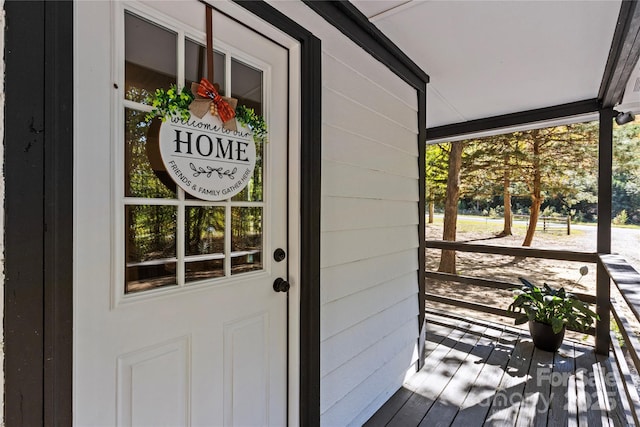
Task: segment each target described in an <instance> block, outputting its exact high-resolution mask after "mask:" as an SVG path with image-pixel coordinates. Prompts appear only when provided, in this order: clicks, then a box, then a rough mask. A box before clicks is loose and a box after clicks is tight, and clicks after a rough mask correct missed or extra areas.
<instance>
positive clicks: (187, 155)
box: [159, 114, 256, 201]
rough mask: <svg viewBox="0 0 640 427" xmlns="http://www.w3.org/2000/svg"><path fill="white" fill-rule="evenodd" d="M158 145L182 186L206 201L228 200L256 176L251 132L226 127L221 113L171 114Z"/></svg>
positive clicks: (167, 166)
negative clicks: (197, 114)
mask: <svg viewBox="0 0 640 427" xmlns="http://www.w3.org/2000/svg"><path fill="white" fill-rule="evenodd" d="M159 148H160V156H161V157H162V162H163V163H164V166H165V168H166V169H167V173H168V174H169V176H171V178H172V179H173V180H174V181H175V182H176V184H177V185H178V186H180V188H182V189H183V190H184V191H186V192H187V193H189V194H191V195H192V196H194V197H197V198H199V199H204V200H210V201H216V200H225V199H229V198H231V197H233V196H234V195H236V194H238V193H239V192H240V191H242V189H244V188H245V187H246V186H247V184H249V180H250V179H251V177H252V176H253V168H254V167H255V164H256V147H255V144H254V142H253V136H252V133H251V131H249V129H247V128H246V127H242V126H238V130H227V129H224V128H223V126H222V121H221V120H220V118H219V117H218V116H213V115H211V114H205V115H204V116H203V117H202V118H201V119H199V118H197V117H196V116H195V115H191V118H189V120H182V119H181V118H179V117H176V116H172V117H169V118H167V119H166V120H165V121H164V122H162V125H161V126H160V135H159Z"/></svg>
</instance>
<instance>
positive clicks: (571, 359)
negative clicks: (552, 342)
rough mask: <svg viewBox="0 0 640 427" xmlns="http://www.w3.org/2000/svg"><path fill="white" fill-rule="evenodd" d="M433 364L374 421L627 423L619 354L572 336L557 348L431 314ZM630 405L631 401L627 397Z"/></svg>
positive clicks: (506, 330) (465, 425)
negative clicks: (614, 357) (599, 352)
mask: <svg viewBox="0 0 640 427" xmlns="http://www.w3.org/2000/svg"><path fill="white" fill-rule="evenodd" d="M427 319H428V328H427V343H426V348H427V358H426V362H425V366H424V367H423V368H422V369H421V370H420V372H417V373H416V374H414V375H413V376H412V377H411V378H410V379H408V380H407V381H406V382H405V384H404V386H403V387H402V388H401V389H400V390H398V392H396V394H394V395H393V396H392V397H391V398H390V399H389V401H387V403H386V404H385V405H384V406H383V407H382V408H380V410H379V411H378V412H376V414H374V416H373V417H372V418H371V419H370V420H369V421H368V422H367V423H366V424H365V425H366V426H401V427H410V426H427V427H436V426H460V427H476V426H527V427H529V426H554V427H555V426H558V427H562V426H585V427H586V426H589V427H593V426H612V427H613V426H625V425H629V423H628V421H627V420H629V421H631V422H632V420H631V418H627V417H628V413H625V410H624V405H623V402H622V401H620V399H619V398H618V396H619V394H618V389H617V387H616V379H615V377H614V374H613V373H612V371H611V363H613V362H611V359H610V358H606V357H601V356H598V357H596V355H595V354H594V352H593V348H592V347H589V346H586V345H584V344H581V343H577V342H573V341H570V340H567V339H565V343H564V345H563V347H562V348H561V349H560V350H559V351H558V352H557V353H556V354H552V353H549V352H546V351H542V350H538V349H536V348H534V346H533V343H532V341H531V338H530V336H529V335H528V334H527V333H526V332H524V331H521V330H519V329H515V328H512V327H508V326H504V325H497V324H490V323H486V322H480V321H473V320H468V319H461V318H458V317H454V316H451V317H448V316H447V317H444V316H442V314H438V316H434V315H433V313H427ZM625 404H626V402H625Z"/></svg>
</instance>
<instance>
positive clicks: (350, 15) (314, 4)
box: [302, 0, 429, 91]
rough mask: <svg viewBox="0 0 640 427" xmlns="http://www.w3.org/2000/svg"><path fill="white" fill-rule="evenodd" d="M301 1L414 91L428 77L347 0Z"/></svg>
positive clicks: (427, 80)
mask: <svg viewBox="0 0 640 427" xmlns="http://www.w3.org/2000/svg"><path fill="white" fill-rule="evenodd" d="M302 1H304V3H305V4H306V5H307V6H309V7H310V8H311V9H312V10H313V11H314V12H316V13H317V14H318V15H320V16H322V17H323V18H324V19H325V20H326V21H327V22H329V23H330V24H331V25H333V26H334V27H336V28H337V29H338V30H340V31H341V32H342V33H343V34H344V35H346V36H347V37H349V38H350V39H351V40H352V41H353V42H355V43H356V44H358V46H360V47H361V48H362V49H364V50H365V51H366V52H368V53H369V54H370V55H371V56H373V57H374V58H376V59H377V60H378V61H380V62H382V63H383V64H385V65H386V66H387V67H389V69H390V70H391V71H393V72H394V73H396V75H398V76H399V77H400V78H402V79H403V80H404V81H405V82H407V83H409V84H410V85H411V86H412V87H413V88H415V89H416V90H419V91H420V90H424V85H425V83H429V76H428V75H427V74H426V73H425V72H424V71H423V70H422V69H421V68H420V67H419V66H418V65H416V64H415V63H414V62H413V61H412V60H411V59H410V58H409V57H408V56H407V55H406V54H405V53H404V52H403V51H402V50H400V48H398V46H396V45H395V44H393V42H392V41H391V40H389V38H388V37H387V36H385V35H384V33H382V31H380V30H379V29H378V28H377V27H376V26H375V25H373V24H372V23H371V22H369V20H368V19H367V17H366V16H364V15H363V14H362V12H360V11H359V10H358V9H357V8H356V7H355V6H354V5H352V4H351V3H349V2H348V1H346V0H343V1H317V0H315V1H314V0H302Z"/></svg>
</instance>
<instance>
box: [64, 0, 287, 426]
mask: <svg viewBox="0 0 640 427" xmlns="http://www.w3.org/2000/svg"><path fill="white" fill-rule="evenodd" d="M75 8H76V16H75V22H76V24H75V25H76V28H75V31H74V33H75V40H76V43H75V46H76V51H75V71H74V73H75V76H74V78H75V81H76V87H75V108H76V111H75V170H74V176H75V182H74V192H75V218H74V220H75V257H74V267H75V278H74V296H75V301H74V356H73V357H74V408H73V413H74V420H75V424H76V425H80V426H85V425H86V426H88V425H92V426H93V425H105V426H113V425H118V426H161V425H170V426H182V425H194V426H205V425H206V426H218V425H219V426H222V425H224V426H253V425H270V426H281V425H286V423H287V346H288V338H287V326H288V325H287V322H288V318H287V304H288V298H287V293H286V292H275V291H274V289H273V283H274V281H275V280H276V279H277V278H283V279H287V274H288V266H287V261H288V256H289V255H290V254H289V253H288V252H289V250H288V243H289V242H288V240H287V239H288V233H287V227H288V223H287V217H288V216H287V199H288V195H287V176H288V165H287V147H288V143H289V139H290V138H289V135H290V131H289V129H288V126H289V123H290V122H289V118H288V114H289V105H290V99H289V96H290V95H289V79H290V74H289V69H288V67H289V62H288V61H289V56H288V55H289V53H288V50H287V49H285V48H283V47H281V46H279V45H278V44H275V43H274V42H272V41H270V40H269V39H268V38H266V37H264V36H262V35H261V34H259V33H258V32H256V31H254V30H253V29H251V28H248V27H247V26H245V25H243V24H242V20H243V16H242V15H241V14H240V15H239V16H234V17H233V19H232V18H230V17H228V16H226V15H225V14H223V13H220V12H219V11H214V23H213V31H214V50H215V66H214V69H215V81H216V82H217V83H219V84H220V88H221V90H222V91H223V92H224V93H225V94H226V95H230V96H232V97H234V98H237V99H238V103H239V104H244V105H246V106H249V107H251V108H254V109H255V110H256V112H257V113H259V114H262V115H263V116H264V117H265V119H266V121H267V125H268V139H269V142H268V143H267V144H261V143H259V144H257V153H258V154H257V157H258V161H257V165H256V168H255V173H254V176H253V179H252V180H251V182H250V184H249V186H248V187H247V188H246V189H245V190H243V191H242V192H241V193H239V194H238V195H236V196H234V197H233V198H231V199H230V200H224V201H220V202H206V201H203V200H199V199H196V198H193V197H191V196H190V195H188V194H185V192H184V191H182V190H181V189H180V188H178V187H176V186H175V185H174V184H173V183H172V182H171V180H170V179H168V178H167V175H166V172H163V171H162V170H160V168H158V167H157V163H155V162H154V161H153V159H151V160H150V157H152V155H151V154H150V153H149V150H148V147H147V143H148V139H147V132H148V129H149V126H148V124H147V123H146V122H145V114H146V113H147V112H148V111H150V110H151V108H150V106H149V105H148V103H147V102H146V101H145V98H146V97H147V96H148V95H149V94H153V92H154V91H155V89H157V88H164V89H168V88H169V87H170V85H171V84H178V86H184V85H187V87H188V86H189V84H190V82H192V81H199V79H200V78H201V77H203V76H206V71H205V67H206V49H205V48H204V47H203V46H204V44H205V7H204V5H203V4H202V3H200V2H198V1H196V0H193V1H181V2H166V1H159V2H153V1H150V2H146V3H143V4H141V3H139V2H122V3H120V2H116V3H112V2H76V3H75ZM293 246H295V245H293ZM278 248H281V249H283V250H284V251H285V253H286V255H287V257H286V258H285V259H284V260H282V261H276V260H275V259H274V255H273V254H274V252H275V251H276V249H278Z"/></svg>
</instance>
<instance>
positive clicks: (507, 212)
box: [499, 169, 513, 236]
mask: <svg viewBox="0 0 640 427" xmlns="http://www.w3.org/2000/svg"><path fill="white" fill-rule="evenodd" d="M503 181H504V189H503V197H504V228H503V230H502V232H501V233H500V234H499V235H500V236H511V235H512V234H513V233H512V232H511V224H512V222H511V191H510V190H509V186H510V185H511V179H510V176H509V171H508V170H507V169H505V171H504V180H503Z"/></svg>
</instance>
